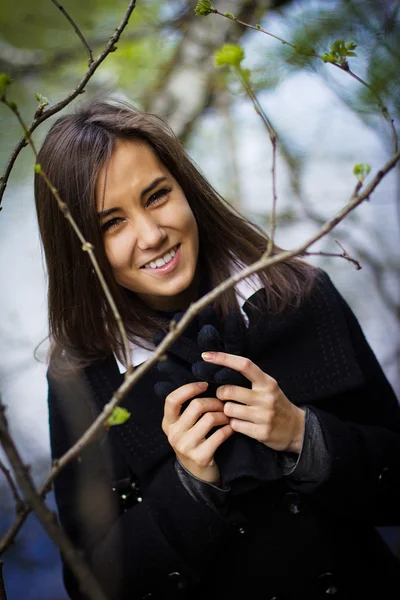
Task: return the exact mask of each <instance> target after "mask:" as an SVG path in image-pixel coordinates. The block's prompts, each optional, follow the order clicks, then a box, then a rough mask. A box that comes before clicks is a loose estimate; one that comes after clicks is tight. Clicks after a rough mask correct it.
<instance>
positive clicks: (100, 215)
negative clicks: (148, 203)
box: [97, 175, 167, 219]
mask: <svg viewBox="0 0 400 600" xmlns="http://www.w3.org/2000/svg"><path fill="white" fill-rule="evenodd" d="M163 181H167V178H166V177H165V176H164V175H163V176H162V177H156V179H154V181H152V182H151V183H150V185H148V186H147V187H146V188H144V190H142V191H141V192H140V199H141V200H143V198H144V196H146V194H149V193H150V192H151V191H152V190H154V188H156V187H157V186H158V184H160V183H161V182H163ZM118 210H120V208H119V207H118V206H114V207H113V208H109V209H107V210H102V211H100V212H98V213H97V216H98V218H99V219H105V217H108V216H109V215H111V214H112V213H114V212H117V211H118Z"/></svg>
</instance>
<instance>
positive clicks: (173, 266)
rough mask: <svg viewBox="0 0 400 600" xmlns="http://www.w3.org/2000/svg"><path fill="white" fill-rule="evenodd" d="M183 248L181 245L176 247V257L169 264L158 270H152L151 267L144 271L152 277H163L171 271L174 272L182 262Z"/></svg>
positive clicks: (157, 268)
mask: <svg viewBox="0 0 400 600" xmlns="http://www.w3.org/2000/svg"><path fill="white" fill-rule="evenodd" d="M181 247H182V246H181V244H178V246H176V252H175V256H174V257H173V258H172V260H170V261H169V262H168V263H167V264H165V265H162V266H161V267H156V268H151V267H147V268H144V267H143V271H144V272H145V273H147V274H148V275H150V276H151V275H155V276H161V275H165V274H168V273H170V272H171V271H174V270H175V269H176V268H177V266H178V265H179V263H180V261H181Z"/></svg>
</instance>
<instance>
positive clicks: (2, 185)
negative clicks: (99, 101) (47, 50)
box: [0, 0, 136, 210]
mask: <svg viewBox="0 0 400 600" xmlns="http://www.w3.org/2000/svg"><path fill="white" fill-rule="evenodd" d="M135 6H136V0H130V2H129V5H128V8H127V9H126V12H125V15H124V17H123V19H122V21H121V23H120V24H119V26H118V27H117V29H116V30H115V32H114V34H113V35H112V36H111V37H110V39H109V41H108V43H107V45H106V46H105V48H104V50H103V51H102V53H101V54H100V55H99V57H98V58H97V59H96V60H95V61H93V62H92V64H91V65H90V67H89V68H88V70H87V71H86V73H85V75H84V76H83V78H82V79H81V81H80V82H79V84H78V85H77V87H76V88H75V89H74V90H73V91H72V92H70V94H68V96H67V97H66V98H64V100H61V101H60V102H58V103H57V104H55V105H54V106H53V107H51V108H48V109H45V110H43V111H42V110H40V109H38V110H37V111H36V113H35V116H34V119H33V121H32V123H31V124H30V126H29V127H28V128H27V133H28V135H29V136H31V135H32V133H33V132H34V131H35V129H36V128H37V127H38V126H39V125H40V124H41V123H43V121H45V120H46V119H48V118H49V117H52V116H53V115H54V114H56V113H58V112H60V110H62V109H63V108H65V107H66V106H67V105H68V104H70V103H71V102H72V100H74V99H75V98H76V97H77V96H78V95H79V94H82V93H83V91H84V88H85V86H86V84H87V82H88V81H89V79H90V78H91V77H92V75H93V74H94V72H95V71H96V70H97V68H98V67H99V66H100V65H101V63H102V62H103V61H104V59H105V58H106V57H107V56H108V54H110V52H114V51H115V50H116V46H115V45H116V43H117V42H118V40H119V38H120V36H121V33H122V32H123V30H124V28H125V27H126V25H127V24H128V21H129V17H130V15H131V13H132V12H133V10H134V8H135ZM26 145H27V142H26V139H25V137H22V138H21V140H20V141H19V142H18V144H17V145H16V147H15V148H14V150H13V152H12V153H11V156H10V158H9V159H8V163H7V165H6V168H5V171H4V173H3V176H2V177H0V210H1V201H2V199H3V195H4V191H5V189H6V187H7V182H8V179H9V177H10V173H11V170H12V168H13V166H14V163H15V161H16V159H17V157H18V155H19V153H20V152H21V150H22V148H24V146H26Z"/></svg>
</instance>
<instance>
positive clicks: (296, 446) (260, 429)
mask: <svg viewBox="0 0 400 600" xmlns="http://www.w3.org/2000/svg"><path fill="white" fill-rule="evenodd" d="M202 357H203V359H204V360H206V361H207V362H211V363H214V364H216V365H221V366H224V367H229V368H231V369H235V370H236V371H239V373H241V374H242V375H244V376H245V377H246V378H247V379H248V380H249V381H251V383H252V387H251V389H247V388H243V387H240V386H237V385H222V386H220V387H219V388H218V390H217V398H219V399H220V400H222V401H223V402H224V404H225V406H224V413H225V415H226V416H227V417H229V419H230V426H231V428H232V429H233V430H234V431H238V432H240V433H243V434H245V435H247V436H249V437H252V438H254V439H256V440H258V441H259V442H262V443H263V444H265V445H266V446H269V447H270V448H273V449H274V450H285V451H288V452H297V453H299V452H300V451H301V447H302V444H303V436H304V418H305V411H304V410H303V409H301V408H299V407H298V406H295V405H294V404H292V402H290V400H288V398H287V397H286V396H285V394H284V393H283V392H282V390H281V389H280V387H279V385H278V383H277V382H276V381H275V379H273V378H272V377H270V376H269V375H267V374H266V373H264V372H263V371H262V370H261V369H260V368H259V367H257V365H255V364H254V363H253V362H252V361H251V360H249V359H248V358H244V357H242V356H236V355H233V354H226V353H225V352H205V353H203V354H202ZM231 400H233V402H230V401H231ZM237 402H239V404H236V403H237Z"/></svg>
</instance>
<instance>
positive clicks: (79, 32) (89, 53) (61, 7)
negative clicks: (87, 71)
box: [51, 0, 93, 67]
mask: <svg viewBox="0 0 400 600" xmlns="http://www.w3.org/2000/svg"><path fill="white" fill-rule="evenodd" d="M51 1H52V2H53V4H55V5H56V6H57V8H58V9H59V10H60V12H61V13H62V14H63V15H64V17H65V18H66V19H67V21H69V23H71V25H72V27H73V29H74V31H75V33H76V35H77V36H78V38H79V39H80V40H81V42H82V44H83V46H84V48H86V50H87V53H88V55H89V61H88V67H90V65H91V64H92V62H93V56H92V51H91V49H90V48H89V45H88V43H87V41H86V40H85V38H84V37H83V35H82V33H81V31H80V29H79V27H78V25H77V24H76V23H75V21H74V20H73V18H72V17H71V16H70V15H69V14H68V13H67V11H66V10H65V8H64V7H63V6H61V4H59V3H58V2H57V0H51Z"/></svg>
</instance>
